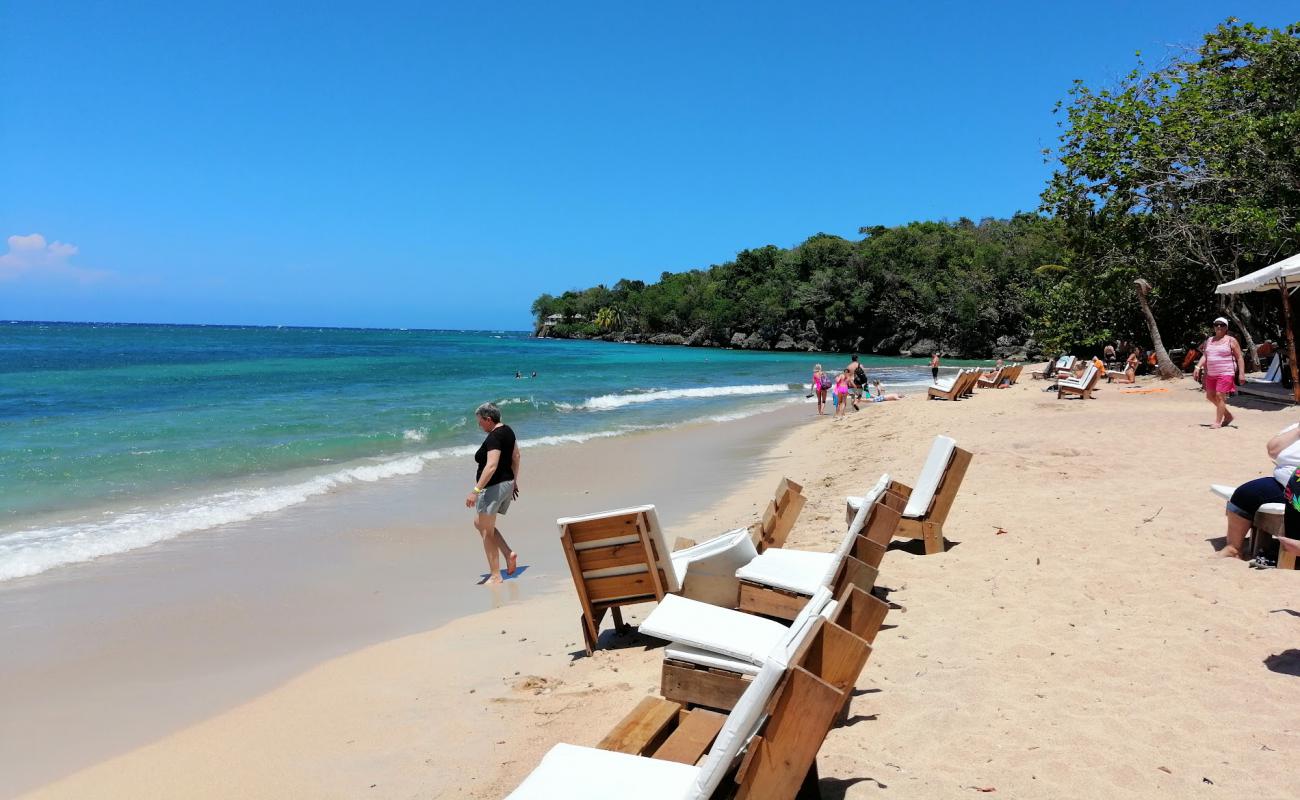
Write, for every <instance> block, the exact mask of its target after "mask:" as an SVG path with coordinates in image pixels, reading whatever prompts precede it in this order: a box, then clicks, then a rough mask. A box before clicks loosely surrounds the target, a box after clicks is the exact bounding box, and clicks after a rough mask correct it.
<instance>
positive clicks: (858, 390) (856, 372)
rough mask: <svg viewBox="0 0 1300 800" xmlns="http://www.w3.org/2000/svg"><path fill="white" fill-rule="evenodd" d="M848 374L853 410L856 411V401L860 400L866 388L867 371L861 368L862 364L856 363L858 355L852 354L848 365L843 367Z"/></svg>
mask: <svg viewBox="0 0 1300 800" xmlns="http://www.w3.org/2000/svg"><path fill="white" fill-rule="evenodd" d="M845 369H846V370H847V371H848V373H849V390H850V391H851V392H852V394H853V410H854V411H857V410H858V401H859V400H861V399H862V390H863V389H866V388H867V371H866V370H865V369H863V368H862V362H860V361H858V354H857V353H854V354H853V358H852V360H850V361H849V365H848V366H847V367H845Z"/></svg>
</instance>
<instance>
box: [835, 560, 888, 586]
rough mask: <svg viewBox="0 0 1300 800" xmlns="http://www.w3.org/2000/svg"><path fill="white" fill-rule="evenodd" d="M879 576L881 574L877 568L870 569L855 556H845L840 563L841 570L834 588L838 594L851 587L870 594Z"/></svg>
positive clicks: (836, 576)
mask: <svg viewBox="0 0 1300 800" xmlns="http://www.w3.org/2000/svg"><path fill="white" fill-rule="evenodd" d="M878 576H879V572H877V570H876V568H875V567H869V566H867V565H866V564H863V563H862V562H861V561H859V560H857V559H856V558H854V557H853V556H845V557H844V560H843V561H842V562H840V568H839V570H838V572H837V573H836V575H835V581H834V583H833V585H832V588H833V589H834V590H835V593H836V594H839V593H841V592H843V591H844V590H845V589H847V588H848V587H850V586H856V587H858V588H859V589H862V590H863V591H866V592H869V591H871V589H872V587H874V586H875V585H876V578H877V577H878Z"/></svg>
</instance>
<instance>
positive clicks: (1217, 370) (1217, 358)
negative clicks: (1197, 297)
mask: <svg viewBox="0 0 1300 800" xmlns="http://www.w3.org/2000/svg"><path fill="white" fill-rule="evenodd" d="M1201 349H1202V351H1203V352H1204V353H1205V355H1203V356H1201V360H1200V361H1198V362H1197V363H1196V369H1194V370H1192V376H1193V377H1194V378H1196V379H1197V380H1199V381H1203V382H1204V384H1205V399H1206V400H1209V401H1210V403H1211V404H1213V405H1214V424H1213V425H1211V426H1210V427H1211V428H1222V427H1224V426H1225V425H1231V424H1232V419H1233V417H1232V414H1231V413H1230V412H1229V411H1228V405H1227V403H1226V402H1225V398H1226V396H1227V395H1228V394H1229V393H1231V392H1232V391H1234V390H1235V389H1236V388H1237V375H1238V374H1239V373H1240V374H1245V372H1246V360H1245V359H1244V358H1242V355H1241V345H1239V344H1237V340H1236V339H1234V338H1232V337H1231V336H1229V335H1228V320H1226V319H1224V318H1223V317H1219V318H1218V319H1216V320H1215V321H1214V335H1213V336H1211V337H1210V338H1208V339H1206V340H1205V346H1204V347H1203V348H1201Z"/></svg>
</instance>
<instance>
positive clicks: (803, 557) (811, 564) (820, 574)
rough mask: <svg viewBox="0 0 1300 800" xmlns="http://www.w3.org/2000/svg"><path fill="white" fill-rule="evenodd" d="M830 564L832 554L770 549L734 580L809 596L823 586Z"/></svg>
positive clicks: (749, 564) (833, 559) (741, 571)
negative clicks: (738, 579) (737, 579)
mask: <svg viewBox="0 0 1300 800" xmlns="http://www.w3.org/2000/svg"><path fill="white" fill-rule="evenodd" d="M834 562H835V554H834V553H811V552H809V551H807V550H788V549H786V548H783V547H782V548H772V549H770V550H764V551H763V552H762V553H759V555H758V558H756V559H754V560H753V561H751V562H749V563H748V564H746V565H745V566H743V567H741V568H740V569H738V570H736V577H737V578H740V579H741V580H745V581H752V582H753V583H760V584H762V585H764V586H774V587H776V588H778V589H785V590H786V591H790V592H798V593H799V594H807V595H811V594H812V593H813V592H815V591H817V589H818V588H819V587H821V586H822V585H823V582H822V579H823V578H824V577H825V576H826V573H827V571H828V568H829V567H830V565H831V564H833V563H834Z"/></svg>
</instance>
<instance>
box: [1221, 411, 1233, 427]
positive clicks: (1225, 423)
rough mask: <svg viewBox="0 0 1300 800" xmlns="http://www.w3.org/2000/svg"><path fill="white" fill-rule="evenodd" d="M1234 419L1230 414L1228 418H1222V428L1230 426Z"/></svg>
mask: <svg viewBox="0 0 1300 800" xmlns="http://www.w3.org/2000/svg"><path fill="white" fill-rule="evenodd" d="M1235 419H1236V417H1234V416H1232V415H1231V414H1229V415H1228V416H1226V417H1224V418H1223V427H1225V428H1226V427H1228V426H1229V425H1231V424H1232V421H1233V420H1235Z"/></svg>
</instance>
